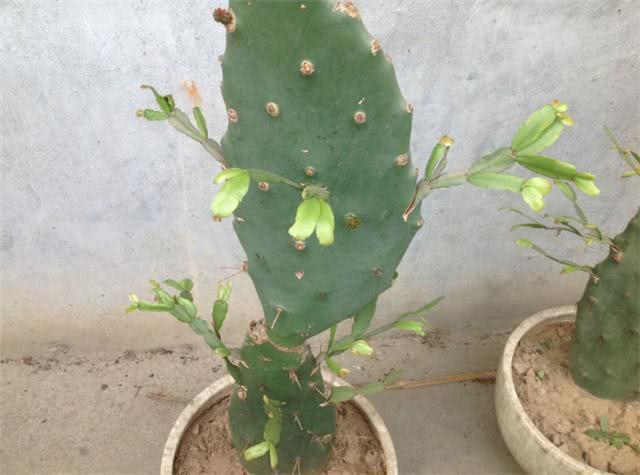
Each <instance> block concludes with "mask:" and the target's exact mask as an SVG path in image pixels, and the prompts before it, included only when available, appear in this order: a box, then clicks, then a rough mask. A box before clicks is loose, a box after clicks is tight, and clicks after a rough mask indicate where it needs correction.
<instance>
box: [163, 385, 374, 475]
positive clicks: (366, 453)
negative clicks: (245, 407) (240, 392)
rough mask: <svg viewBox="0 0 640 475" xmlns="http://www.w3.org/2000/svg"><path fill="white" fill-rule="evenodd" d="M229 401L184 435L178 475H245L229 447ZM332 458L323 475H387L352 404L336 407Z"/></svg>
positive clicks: (368, 429) (176, 467)
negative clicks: (335, 427)
mask: <svg viewBox="0 0 640 475" xmlns="http://www.w3.org/2000/svg"><path fill="white" fill-rule="evenodd" d="M228 406H229V398H228V397H226V398H224V399H222V400H221V401H220V402H218V403H216V404H214V405H213V406H211V407H210V408H209V409H208V410H207V411H205V412H204V413H202V414H201V415H200V416H199V417H198V418H197V419H196V420H195V421H194V422H193V423H192V424H191V426H190V427H189V429H188V430H187V431H186V432H185V436H184V438H183V439H182V442H181V443H180V447H179V448H178V452H177V454H176V459H175V463H174V473H176V474H177V475H198V474H208V475H212V474H220V475H245V474H246V473H247V472H245V471H244V470H243V469H242V466H241V465H240V461H239V460H238V456H237V454H236V451H235V450H234V448H233V446H232V445H231V434H230V433H229V425H228ZM336 422H337V432H336V438H335V440H334V442H333V456H332V457H331V462H330V464H329V469H328V471H327V472H326V475H352V474H367V475H369V474H371V475H384V474H386V470H385V465H384V454H383V452H382V448H381V447H380V443H379V442H378V439H377V438H376V436H375V434H374V433H373V431H372V429H371V426H370V425H369V423H368V422H367V420H366V419H365V418H364V416H363V415H362V413H361V412H360V410H359V409H358V408H357V407H356V406H355V405H353V404H351V403H345V404H340V405H339V406H338V417H337V421H336Z"/></svg>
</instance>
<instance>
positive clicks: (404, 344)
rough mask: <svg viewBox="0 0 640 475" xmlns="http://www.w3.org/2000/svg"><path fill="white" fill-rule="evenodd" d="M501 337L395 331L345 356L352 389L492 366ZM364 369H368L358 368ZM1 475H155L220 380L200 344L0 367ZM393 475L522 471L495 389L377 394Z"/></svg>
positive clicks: (56, 348)
mask: <svg viewBox="0 0 640 475" xmlns="http://www.w3.org/2000/svg"><path fill="white" fill-rule="evenodd" d="M505 338H506V332H502V333H494V334H484V335H480V334H456V335H455V336H453V335H447V334H438V333H433V334H431V335H430V337H429V338H427V339H424V340H422V341H421V339H419V338H412V337H406V336H400V335H395V336H391V337H386V338H382V339H380V340H379V341H377V344H376V348H377V354H376V355H377V356H376V358H372V359H364V358H357V357H355V356H350V357H348V358H346V363H347V364H346V366H347V367H349V368H351V370H352V373H351V375H350V376H352V377H351V380H352V381H353V382H355V383H359V382H364V381H368V380H371V379H375V378H377V377H379V376H381V375H382V374H383V373H384V372H385V370H388V369H390V368H391V367H402V368H405V379H409V378H422V377H427V376H436V375H441V374H447V373H452V372H463V371H470V370H486V369H494V368H495V363H496V361H497V358H498V355H499V352H500V350H501V347H502V344H503V342H504V340H505ZM361 365H363V366H364V365H366V369H361ZM0 371H1V376H2V379H1V381H0V428H1V429H0V430H1V434H0V473H2V474H4V475H14V474H51V473H65V474H66V473H69V474H71V473H77V474H155V473H158V468H159V461H160V455H161V451H162V447H163V444H164V441H165V437H166V435H167V434H168V432H169V430H170V428H171V426H172V424H173V422H174V420H175V418H176V417H177V415H178V414H179V413H180V411H181V410H182V408H183V407H184V405H185V404H186V403H187V401H189V400H190V399H191V398H192V397H193V396H194V395H195V394H197V393H198V392H199V391H200V390H201V389H202V388H203V387H205V386H206V385H207V384H209V383H210V382H211V381H212V380H213V379H215V378H217V377H219V376H220V375H221V374H223V371H224V370H223V369H222V367H221V365H220V364H219V363H218V361H217V360H215V359H214V358H212V357H211V355H210V354H209V353H208V352H207V350H206V349H205V348H204V347H203V346H199V345H191V344H184V345H179V346H175V347H171V348H155V349H148V350H146V351H139V350H129V351H127V352H124V353H119V354H108V353H103V354H93V355H90V356H87V355H86V354H84V355H83V354H78V353H75V352H74V348H73V347H69V346H67V345H63V344H53V345H50V346H49V347H48V348H46V349H43V351H42V352H40V353H38V354H25V355H24V357H23V358H19V359H4V360H2V361H1V364H0ZM371 399H372V401H373V403H374V404H375V406H376V407H377V408H378V410H379V411H380V413H381V414H382V416H383V418H384V419H385V421H386V423H387V425H388V427H389V429H390V431H391V433H392V436H393V439H394V441H395V445H396V450H397V452H398V458H399V463H400V473H401V474H403V475H404V474H436V473H438V474H440V473H442V474H445V473H446V474H457V473H459V474H463V473H465V474H466V473H473V474H478V473H491V474H497V473H521V472H520V470H519V468H518V466H517V465H516V463H515V462H514V461H513V459H512V458H511V456H510V455H509V453H508V452H507V449H506V447H505V445H504V443H503V442H502V440H501V437H500V434H499V432H498V428H497V425H496V421H495V415H494V409H493V384H480V383H459V384H449V385H442V386H435V387H428V388H422V389H411V390H392V391H387V392H385V393H382V394H379V395H375V396H373V397H372V398H371Z"/></svg>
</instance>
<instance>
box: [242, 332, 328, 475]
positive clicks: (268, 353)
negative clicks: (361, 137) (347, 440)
mask: <svg viewBox="0 0 640 475" xmlns="http://www.w3.org/2000/svg"><path fill="white" fill-rule="evenodd" d="M240 358H241V360H242V361H243V363H245V364H242V365H239V366H240V384H238V385H236V387H235V389H234V391H233V394H232V398H231V405H230V408H229V423H230V426H231V435H232V438H233V445H234V447H235V448H236V450H237V451H238V454H239V455H240V460H241V462H242V463H243V465H244V466H245V467H246V468H247V470H248V471H249V472H250V473H252V474H262V473H265V474H267V473H268V474H271V473H274V471H273V470H272V468H271V460H270V457H269V455H268V454H266V453H265V456H262V457H258V458H256V459H253V460H249V461H247V460H246V458H245V457H244V456H243V452H244V450H245V449H247V448H248V447H253V446H255V445H257V444H260V443H262V442H263V441H264V432H265V425H266V424H267V421H268V420H269V418H268V416H267V415H266V414H265V402H264V396H266V397H267V398H268V399H269V400H274V401H279V402H280V403H281V406H280V408H281V417H282V427H281V433H280V438H279V442H278V444H277V446H276V447H275V451H276V453H277V467H276V470H277V472H278V473H315V472H320V471H322V470H323V468H324V467H325V466H326V463H327V462H328V459H329V456H330V453H331V441H332V439H333V436H334V434H335V417H336V413H335V406H334V405H332V404H327V400H328V398H329V391H328V390H327V389H326V388H325V385H324V382H323V380H322V376H321V374H320V371H319V370H318V364H317V361H316V359H315V358H314V356H313V354H312V353H311V350H310V348H309V347H308V346H306V345H301V346H298V347H294V348H286V347H282V346H279V345H276V344H274V343H272V342H271V341H270V340H269V338H268V336H267V329H266V328H265V327H264V325H263V324H262V323H255V322H254V323H253V324H252V328H251V331H250V333H249V336H248V337H247V339H246V341H245V343H244V346H243V347H242V350H241V352H240Z"/></svg>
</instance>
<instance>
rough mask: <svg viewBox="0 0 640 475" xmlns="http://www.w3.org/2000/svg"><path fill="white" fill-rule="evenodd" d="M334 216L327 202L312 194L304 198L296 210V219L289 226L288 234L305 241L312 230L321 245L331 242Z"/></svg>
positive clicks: (327, 244)
mask: <svg viewBox="0 0 640 475" xmlns="http://www.w3.org/2000/svg"><path fill="white" fill-rule="evenodd" d="M334 229H335V218H334V216H333V211H332V209H331V206H330V205H329V203H327V202H326V201H325V200H323V199H321V198H318V197H315V196H312V197H310V198H307V199H304V200H303V201H302V202H301V203H300V205H299V206H298V210H297V211H296V220H295V222H294V223H293V226H291V227H290V228H289V234H290V235H291V237H292V238H294V239H296V240H298V241H305V240H306V239H307V238H309V237H310V236H311V235H312V234H313V231H314V230H315V232H316V237H317V238H318V242H319V243H320V245H322V246H330V245H331V244H333V239H334V238H333V232H334Z"/></svg>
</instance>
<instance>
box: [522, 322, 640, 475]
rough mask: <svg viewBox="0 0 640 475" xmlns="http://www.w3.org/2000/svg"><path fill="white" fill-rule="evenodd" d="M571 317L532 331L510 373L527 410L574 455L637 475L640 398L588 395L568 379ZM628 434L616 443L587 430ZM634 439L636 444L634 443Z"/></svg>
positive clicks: (639, 464) (553, 439)
mask: <svg viewBox="0 0 640 475" xmlns="http://www.w3.org/2000/svg"><path fill="white" fill-rule="evenodd" d="M574 329H575V324H574V323H556V324H551V325H546V326H543V327H542V328H538V329H534V330H532V331H530V332H529V333H528V334H527V335H526V336H525V337H524V338H523V339H522V341H521V342H520V344H519V345H518V348H517V350H516V353H515V356H514V359H513V379H514V384H515V387H516V391H517V393H518V397H519V398H520V401H521V403H522V406H523V407H524V409H525V411H526V412H527V414H528V415H529V417H530V418H531V420H532V421H533V423H534V424H535V425H536V426H537V427H538V429H539V430H540V432H542V433H543V434H544V435H545V436H546V437H547V438H548V439H549V440H550V441H551V442H553V443H554V444H555V445H556V446H557V447H559V448H560V449H561V450H563V451H564V452H565V453H567V454H568V455H569V456H571V457H573V458H574V459H576V460H579V461H583V462H585V463H587V464H589V465H591V466H592V467H594V468H597V469H599V470H603V471H608V472H612V473H619V474H633V475H640V402H638V401H634V402H621V401H608V400H606V399H600V398H597V397H595V396H592V395H591V394H590V393H588V392H586V391H585V390H583V389H582V388H580V387H579V386H577V385H576V384H575V383H574V382H573V380H572V379H571V375H570V373H569V347H570V344H571V338H572V335H573V332H574ZM603 417H604V418H605V421H606V423H607V425H608V431H609V432H610V433H611V432H618V433H621V434H626V435H627V436H628V438H629V442H628V443H622V445H621V446H620V447H615V446H614V445H610V443H609V442H607V441H605V440H597V439H595V438H593V437H592V436H589V435H587V434H586V432H587V431H589V430H590V429H592V430H598V429H600V421H601V418H603ZM632 445H634V446H635V447H632Z"/></svg>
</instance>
